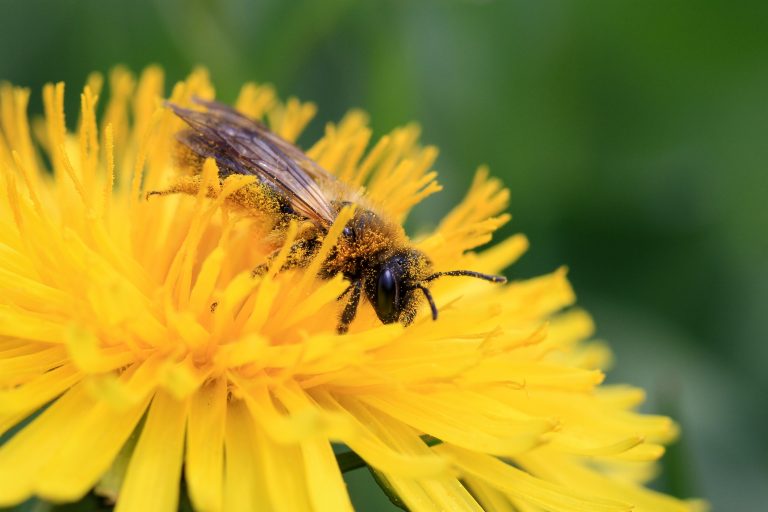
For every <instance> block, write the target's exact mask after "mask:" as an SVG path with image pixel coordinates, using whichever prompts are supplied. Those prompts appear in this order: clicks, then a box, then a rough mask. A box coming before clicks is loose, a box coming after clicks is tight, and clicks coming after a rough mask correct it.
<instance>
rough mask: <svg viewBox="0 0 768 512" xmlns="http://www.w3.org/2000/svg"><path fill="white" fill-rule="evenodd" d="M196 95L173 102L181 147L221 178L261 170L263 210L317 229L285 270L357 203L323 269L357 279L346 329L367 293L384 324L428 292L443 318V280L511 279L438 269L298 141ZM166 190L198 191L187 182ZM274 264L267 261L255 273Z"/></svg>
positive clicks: (300, 261)
mask: <svg viewBox="0 0 768 512" xmlns="http://www.w3.org/2000/svg"><path fill="white" fill-rule="evenodd" d="M194 101H195V102H196V103H197V104H198V105H200V106H201V107H202V110H192V109H187V108H183V107H181V106H178V105H175V104H173V103H167V104H166V105H167V106H168V107H170V108H171V109H172V110H173V112H174V113H175V114H176V115H177V116H178V117H180V118H181V119H182V120H184V121H185V122H186V124H187V125H188V128H186V129H184V130H182V131H180V132H179V133H178V134H177V139H178V142H179V144H180V149H181V150H183V151H186V153H187V157H190V156H191V158H192V159H193V160H194V159H197V161H198V164H199V162H201V161H202V160H204V159H207V158H213V159H214V160H215V161H216V164H217V165H218V168H219V178H220V179H224V178H226V177H227V176H229V175H232V174H241V175H248V176H255V177H256V178H257V184H258V186H260V187H261V189H263V190H264V191H266V194H267V196H269V198H270V199H271V200H270V201H261V202H260V203H258V204H260V205H261V206H258V205H257V206H256V209H262V210H269V211H263V212H260V213H268V214H274V215H276V216H277V217H280V218H281V219H282V222H280V221H278V222H277V223H276V227H275V228H274V229H277V230H279V229H284V228H285V227H286V226H287V225H288V222H289V220H290V219H296V220H299V221H306V222H308V223H309V225H310V228H309V229H305V230H303V231H302V232H301V234H300V235H299V236H298V238H297V240H296V242H295V243H294V244H293V245H292V247H291V248H290V252H289V257H288V259H287V260H286V263H285V264H284V265H283V267H282V268H281V270H287V269H289V268H292V267H294V268H295V267H302V266H306V265H307V264H308V262H309V261H310V260H311V259H312V257H313V256H314V255H315V254H316V253H317V252H318V250H319V249H320V246H321V244H322V241H323V239H324V237H325V235H326V234H327V233H328V230H329V228H330V226H331V225H332V224H333V222H334V220H335V219H336V217H337V216H338V214H339V212H340V211H341V210H342V208H344V207H345V206H347V205H350V204H354V205H355V210H354V213H353V216H352V218H351V219H350V220H349V221H348V222H347V224H346V226H345V227H344V228H343V231H342V233H341V235H340V237H339V239H338V240H337V242H336V245H335V247H334V248H333V250H331V251H330V253H329V254H328V256H327V257H326V258H325V260H324V261H323V263H322V265H321V267H320V271H319V277H320V278H323V279H330V278H331V277H333V276H335V275H337V274H338V273H341V274H343V276H344V278H345V279H346V280H347V281H348V282H349V286H348V287H347V289H346V291H345V292H344V293H342V295H341V296H340V297H339V300H346V304H345V305H344V307H343V309H342V311H341V315H340V317H339V321H338V326H337V331H338V333H340V334H343V333H346V332H347V330H348V329H349V325H350V324H351V323H352V321H353V320H354V319H355V315H356V313H357V310H358V306H359V304H360V301H361V299H362V297H363V295H364V296H365V298H366V299H367V301H368V302H369V303H370V304H371V305H372V306H373V309H374V311H375V312H376V315H377V316H378V318H379V320H381V322H383V323H385V324H389V323H394V322H400V323H402V324H404V325H409V324H410V323H411V322H413V320H414V318H415V317H416V314H417V312H418V309H419V305H420V303H421V299H422V297H423V298H425V299H426V301H427V302H428V304H429V307H430V309H431V312H432V318H433V319H434V320H436V319H437V316H438V311H437V307H436V306H435V302H434V300H433V298H432V294H431V293H430V291H429V288H428V286H429V283H431V282H432V281H434V280H435V279H438V278H440V277H444V276H468V277H473V278H478V279H483V280H485V281H490V282H493V283H504V282H506V278H504V277H503V276H496V275H488V274H483V273H480V272H474V271H471V270H450V271H442V272H436V271H434V269H433V266H432V262H431V261H430V259H429V258H428V257H427V256H426V255H425V254H424V253H422V252H421V251H419V250H417V249H415V248H414V247H412V245H411V244H410V242H409V240H408V238H407V237H406V235H405V233H404V231H403V229H402V227H401V226H400V225H399V224H396V223H393V222H391V221H389V220H388V219H387V218H386V217H385V216H384V215H382V214H380V213H378V212H376V211H374V209H373V208H371V207H367V206H366V205H365V204H364V198H361V197H360V194H359V193H357V192H355V191H353V190H352V188H351V187H350V186H347V185H345V184H344V183H342V182H341V181H340V180H338V179H337V178H336V177H334V176H333V175H332V174H331V173H329V172H328V171H326V170H325V169H323V168H322V167H321V166H320V165H319V164H318V163H317V162H315V161H313V160H312V159H311V158H310V157H308V156H307V155H306V154H305V153H304V152H302V151H301V150H300V149H299V148H298V147H296V146H295V145H293V144H291V143H289V142H288V141H286V140H284V139H282V138H281V137H279V136H278V135H277V134H275V133H274V132H272V131H270V130H269V129H268V128H267V127H266V126H265V125H264V124H262V123H261V122H259V121H256V120H253V119H250V118H248V117H246V116H244V115H243V114H241V113H239V112H237V111H236V110H234V109H233V108H230V107H229V106H226V105H224V104H221V103H217V102H213V101H206V100H201V99H197V98H196V99H195V100H194ZM166 192H188V193H192V192H193V191H191V190H184V189H183V187H182V188H178V189H177V190H173V189H172V190H170V191H166ZM161 193H162V192H161ZM281 226H282V228H281ZM267 268H268V266H267V265H266V264H265V265H262V266H261V267H258V268H257V269H255V270H254V274H259V273H263V272H264V271H266V269H267Z"/></svg>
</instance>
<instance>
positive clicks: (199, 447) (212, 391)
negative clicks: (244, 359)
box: [184, 379, 227, 511]
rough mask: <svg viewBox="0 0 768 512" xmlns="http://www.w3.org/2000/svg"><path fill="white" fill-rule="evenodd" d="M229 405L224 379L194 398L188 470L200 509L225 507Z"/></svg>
mask: <svg viewBox="0 0 768 512" xmlns="http://www.w3.org/2000/svg"><path fill="white" fill-rule="evenodd" d="M226 406H227V388H226V382H225V381H224V379H216V380H215V381H213V382H210V383H208V384H206V385H205V386H203V387H202V388H201V389H200V390H199V391H198V392H197V393H195V394H194V395H193V396H192V397H191V399H190V405H189V416H188V419H187V451H186V463H185V466H184V472H185V475H186V478H187V487H188V488H189V497H190V498H191V500H192V504H193V505H194V506H195V508H196V509H197V510H201V511H218V510H223V509H222V506H223V485H224V484H223V481H224V420H225V417H226Z"/></svg>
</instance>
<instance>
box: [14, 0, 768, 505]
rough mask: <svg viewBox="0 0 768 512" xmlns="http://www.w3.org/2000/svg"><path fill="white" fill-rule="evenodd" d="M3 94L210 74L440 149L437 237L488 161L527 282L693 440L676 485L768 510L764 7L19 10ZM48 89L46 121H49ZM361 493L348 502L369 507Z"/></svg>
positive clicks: (345, 4)
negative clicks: (591, 330) (561, 294)
mask: <svg viewBox="0 0 768 512" xmlns="http://www.w3.org/2000/svg"><path fill="white" fill-rule="evenodd" d="M0 9H1V11H0V12H2V14H3V20H4V23H3V30H2V31H0V44H1V45H2V48H4V50H3V51H2V52H0V79H6V80H10V81H12V82H15V83H18V84H23V85H27V86H30V87H32V88H33V89H34V90H35V91H39V90H40V88H41V86H42V84H43V83H45V82H47V81H58V80H65V81H66V82H67V84H68V87H69V100H68V101H69V106H70V108H69V109H68V111H69V112H70V120H71V119H72V116H73V115H74V112H76V109H77V91H78V88H79V87H81V86H82V84H83V83H84V79H85V76H86V75H87V73H89V72H90V71H92V70H99V71H102V72H107V71H108V70H109V69H110V68H111V67H112V66H113V65H115V64H116V63H124V64H126V65H128V66H129V67H131V68H132V69H134V70H136V71H138V70H140V69H141V68H142V67H143V66H145V65H146V64H149V63H158V64H161V65H162V66H163V67H164V68H165V69H166V71H167V75H168V78H169V81H173V80H177V79H179V78H182V77H183V76H184V75H185V74H186V73H188V72H189V70H190V69H191V68H192V67H193V66H195V65H197V64H203V65H205V66H207V67H208V68H209V69H210V70H211V72H212V76H213V79H214V82H215V83H216V84H217V87H218V91H219V96H220V97H221V98H222V99H223V100H225V101H231V100H232V99H233V98H234V96H235V94H236V91H237V89H238V88H239V86H240V84H241V83H242V82H244V81H246V80H256V81H269V82H272V83H274V84H275V85H276V86H277V87H278V90H279V91H280V93H281V94H282V95H285V96H287V95H297V96H299V97H301V98H302V99H308V100H313V101H315V102H317V104H318V106H319V115H318V120H317V121H315V122H314V123H313V125H312V126H311V128H310V134H309V135H308V136H307V140H309V139H310V138H311V137H312V136H313V135H317V134H319V133H320V131H321V130H322V125H323V123H324V122H327V121H331V120H336V119H338V118H339V117H340V116H341V115H342V114H343V112H344V111H345V110H346V109H348V108H350V107H361V108H364V109H365V110H367V111H368V112H370V114H371V119H372V125H373V127H374V129H375V131H376V133H378V134H381V133H384V132H386V131H387V130H389V129H391V128H393V127H394V126H396V125H399V124H402V123H404V122H407V121H410V120H418V121H419V122H420V123H421V124H422V126H423V129H424V137H423V139H424V141H425V142H426V143H430V144H435V145H437V146H439V147H440V148H441V150H442V154H441V157H440V160H439V162H438V169H439V170H440V171H441V176H442V180H443V182H444V183H445V185H446V191H445V192H444V193H442V194H440V195H439V197H435V198H432V199H430V200H428V202H427V204H426V205H425V206H423V207H421V208H420V209H419V210H418V211H417V212H416V216H415V217H414V219H413V220H412V221H411V223H412V226H413V227H414V229H419V228H420V227H421V226H425V225H429V224H431V223H434V222H435V221H436V220H437V219H438V218H439V214H440V213H442V212H445V211H447V209H448V208H449V207H450V205H451V204H453V203H454V202H456V201H457V200H458V199H459V198H460V196H461V193H462V191H463V190H464V189H465V187H466V185H467V184H468V183H469V181H470V179H471V175H472V172H473V170H474V169H475V167H476V166H477V165H478V164H481V163H488V164H490V166H491V169H492V171H493V172H494V173H495V174H496V175H497V176H500V177H501V178H503V180H504V181H505V182H506V184H507V185H509V187H510V188H511V190H512V193H513V203H512V212H513V214H514V215H515V218H514V220H513V222H512V223H511V225H510V226H509V227H508V228H505V230H504V233H503V234H509V233H511V232H513V231H524V232H526V233H527V234H528V236H529V237H530V238H531V240H532V249H531V251H530V252H529V254H528V255H527V256H526V257H525V258H524V259H523V260H522V261H521V263H520V264H518V265H516V266H514V267H513V268H512V269H510V270H509V275H510V277H512V278H523V277H526V276H532V275H535V274H538V273H542V272H546V271H550V270H553V269H554V268H556V267H557V266H558V265H560V264H567V265H568V266H569V267H570V268H571V278H572V280H573V283H574V285H575V288H576V290H577V292H578V294H579V296H580V303H581V305H582V306H584V307H586V308H587V309H589V310H590V311H591V312H592V313H593V314H594V316H595V317H596V320H597V324H598V335H599V336H600V337H604V338H606V339H608V340H610V342H611V344H612V346H613V347H614V348H615V351H616V353H617V360H618V364H617V367H616V369H615V371H614V372H613V373H612V374H611V377H610V378H611V380H614V381H630V382H633V383H635V384H639V385H642V386H644V387H645V388H646V389H647V390H648V391H649V397H650V399H651V400H650V401H651V403H652V404H651V408H652V409H653V410H656V411H661V412H668V413H673V414H674V415H675V416H676V418H678V420H679V421H680V422H681V423H682V425H683V429H684V437H683V441H682V444H681V445H678V446H677V447H676V448H674V450H673V453H672V454H671V455H672V457H670V462H669V465H671V467H668V468H667V469H668V471H666V473H665V475H664V476H665V478H664V479H663V482H664V483H663V485H666V488H667V489H668V490H671V492H674V493H677V494H680V495H694V494H696V495H704V496H705V497H707V498H709V499H710V500H712V502H713V504H714V505H715V509H719V510H757V509H760V508H761V507H762V506H764V504H765V503H766V502H768V486H767V485H766V482H768V464H766V460H768V457H766V455H768V441H766V437H765V435H764V430H765V429H764V428H761V426H762V425H764V424H765V423H766V421H767V420H768V412H767V411H766V407H765V399H764V396H765V395H764V394H763V392H764V391H765V390H766V389H768V386H767V385H766V384H768V382H767V381H768V372H766V371H765V362H766V361H767V360H768V343H767V341H768V326H767V325H768V324H766V322H765V318H764V317H765V314H764V311H765V309H766V305H768V207H767V206H766V200H767V199H768V178H767V177H766V176H767V174H766V162H768V143H766V137H767V136H768V100H767V99H766V95H767V93H768V65H766V63H767V62H768V59H767V57H768V30H766V27H768V4H766V3H764V2H759V1H745V2H738V3H734V2H725V1H709V0H699V1H695V0H646V1H644V2H638V1H624V2H608V1H597V0H584V1H581V2H569V1H555V0H552V1H542V2H523V1H495V2H492V1H480V0H477V1H449V0H422V1H420V2H408V1H405V0H400V1H394V0H393V1H368V2H362V1H357V2H355V1H353V0H317V1H315V0H306V1H295V2H286V1H279V0H270V1H264V2H250V1H247V0H232V1H224V0H222V1H215V0H192V1H182V0H135V1H133V2H117V1H104V0H102V1H84V0H58V1H52V0H51V1H46V0H26V1H21V0H5V1H3V2H2V3H1V4H0ZM40 103H41V102H40V96H39V92H36V96H35V99H34V100H33V105H32V110H33V111H37V112H39V111H40V110H41V106H40ZM365 479H366V476H365V474H364V472H363V471H358V472H355V473H353V474H351V476H350V478H349V481H350V483H351V485H352V492H353V496H354V497H355V499H356V500H357V502H358V503H365V504H366V505H367V506H365V507H363V509H364V510H374V509H375V508H376V507H381V509H382V510H383V509H386V507H387V503H386V502H385V501H384V502H377V503H378V505H376V504H373V503H370V502H368V500H369V499H371V498H370V495H369V493H368V492H367V491H366V490H365V488H364V485H368V484H361V485H363V487H360V486H358V480H365Z"/></svg>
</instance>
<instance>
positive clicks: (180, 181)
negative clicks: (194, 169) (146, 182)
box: [146, 175, 203, 199]
mask: <svg viewBox="0 0 768 512" xmlns="http://www.w3.org/2000/svg"><path fill="white" fill-rule="evenodd" d="M202 184H203V180H202V177H201V176H199V175H195V176H182V177H180V178H177V179H176V181H175V182H174V183H173V185H171V186H170V188H167V189H165V190H150V191H149V192H147V194H146V198H147V199H149V198H150V197H152V196H168V195H171V194H188V195H191V196H194V195H197V192H198V191H199V190H200V187H201V186H202Z"/></svg>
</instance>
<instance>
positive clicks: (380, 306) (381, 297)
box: [376, 267, 400, 323]
mask: <svg viewBox="0 0 768 512" xmlns="http://www.w3.org/2000/svg"><path fill="white" fill-rule="evenodd" d="M399 288H400V287H399V285H398V282H397V279H396V278H395V275H394V273H393V272H392V270H390V269H389V268H386V267H385V268H383V269H382V270H381V273H380V274H379V283H378V286H377V287H376V314H377V315H378V316H379V318H380V319H381V321H382V322H384V323H392V322H394V321H396V320H397V303H398V299H399V295H400V293H399V292H400V290H399Z"/></svg>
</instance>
